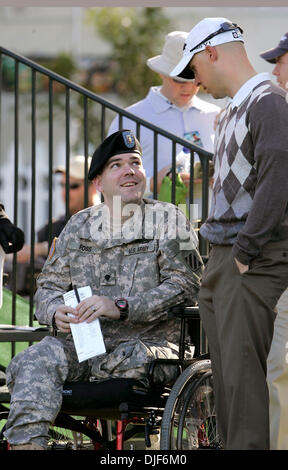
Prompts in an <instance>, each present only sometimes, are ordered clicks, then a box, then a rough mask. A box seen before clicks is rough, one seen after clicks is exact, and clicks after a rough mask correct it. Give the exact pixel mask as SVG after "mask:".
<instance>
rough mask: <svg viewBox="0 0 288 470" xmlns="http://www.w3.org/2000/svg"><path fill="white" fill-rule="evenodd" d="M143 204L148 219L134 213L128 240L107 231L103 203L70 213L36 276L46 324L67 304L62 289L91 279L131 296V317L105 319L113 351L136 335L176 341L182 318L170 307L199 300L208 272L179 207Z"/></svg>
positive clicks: (96, 289) (99, 287)
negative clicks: (201, 281)
mask: <svg viewBox="0 0 288 470" xmlns="http://www.w3.org/2000/svg"><path fill="white" fill-rule="evenodd" d="M140 207H141V209H140V214H141V219H142V224H139V227H138V226H137V224H136V223H135V220H133V217H132V218H131V219H130V221H131V222H132V224H130V229H131V228H132V229H134V232H133V233H132V234H131V236H129V233H130V232H129V231H128V234H127V233H126V234H125V237H124V236H123V234H122V238H119V237H118V238H117V237H115V236H114V234H113V236H111V234H110V236H107V233H106V232H105V230H103V228H104V225H105V224H104V222H103V211H104V212H105V205H104V204H100V205H98V206H93V207H90V208H87V209H84V210H83V211H80V212H78V213H77V214H75V215H74V216H72V217H71V219H70V220H69V222H68V223H67V225H66V227H65V228H64V229H63V231H62V233H61V234H60V236H59V238H58V239H56V240H54V243H53V245H52V248H51V250H50V254H49V256H48V259H47V261H46V263H45V265H44V268H43V271H42V273H41V274H40V276H39V278H38V281H37V285H38V289H37V292H36V317H37V319H38V321H39V322H40V323H42V324H48V325H51V322H52V318H53V314H54V312H55V311H56V308H57V306H58V305H59V304H63V302H64V300H63V294H64V293H65V292H67V291H68V290H70V289H72V286H74V285H76V286H77V287H78V288H79V287H83V286H86V285H89V286H90V287H91V289H92V293H93V294H94V295H103V296H107V297H109V298H111V299H114V298H117V297H124V298H126V299H127V300H128V302H129V317H128V319H127V320H126V321H124V322H123V321H115V320H111V319H108V318H101V326H102V332H103V335H104V338H105V343H106V348H107V351H109V350H112V349H113V348H115V347H116V346H118V345H119V344H120V343H121V342H123V341H128V340H132V339H137V338H139V339H141V340H143V341H145V340H149V341H153V340H155V341H156V342H157V343H159V340H161V338H163V339H165V340H166V341H167V340H168V341H170V342H172V343H177V341H178V332H179V325H178V320H177V319H176V318H175V317H173V315H172V314H171V313H169V309H170V307H172V306H173V305H175V304H179V303H183V302H186V303H187V304H188V305H192V304H195V302H196V298H197V293H198V290H199V287H200V277H201V272H202V261H201V257H200V255H199V252H198V248H197V245H198V243H197V237H196V235H195V233H194V230H193V229H192V226H191V225H190V223H189V222H188V221H187V219H186V217H185V216H184V215H183V213H182V212H181V211H180V210H179V209H178V208H177V207H175V206H174V205H172V204H169V203H164V202H159V201H154V200H150V199H149V200H148V199H143V203H142V205H141V206H139V208H140ZM169 211H170V212H169ZM169 217H170V219H169ZM138 222H139V220H138ZM136 226H137V230H136V231H135V227H136ZM132 231H133V230H132ZM104 232H105V233H104ZM191 257H192V258H194V262H195V261H196V265H197V266H196V268H195V269H192V268H191V265H190V261H191ZM188 258H189V259H188ZM199 266H200V267H199Z"/></svg>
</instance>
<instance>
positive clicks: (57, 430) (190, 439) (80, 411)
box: [0, 306, 222, 451]
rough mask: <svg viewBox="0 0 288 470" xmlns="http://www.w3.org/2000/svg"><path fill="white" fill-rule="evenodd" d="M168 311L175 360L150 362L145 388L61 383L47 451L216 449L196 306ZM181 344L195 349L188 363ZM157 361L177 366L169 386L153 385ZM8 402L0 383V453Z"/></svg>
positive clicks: (126, 383) (130, 382)
mask: <svg viewBox="0 0 288 470" xmlns="http://www.w3.org/2000/svg"><path fill="white" fill-rule="evenodd" d="M173 313H174V315H176V316H177V317H179V318H180V340H179V359H177V360H176V359H156V360H154V361H153V362H152V363H151V366H150V370H149V374H148V375H149V386H144V385H143V383H142V382H140V381H137V380H134V379H127V378H125V379H123V378H122V379H121V378H113V379H107V380H103V381H100V382H74V383H65V384H64V388H63V403H62V408H61V410H60V413H59V414H58V416H57V418H56V420H55V423H53V426H51V427H50V431H49V435H50V440H49V447H48V448H49V450H64V449H67V450H92V449H93V450H106V451H108V450H109V451H116V450H130V449H131V450H132V449H136V450H138V449H142V450H143V449H144V450H145V449H146V450H149V449H151V450H183V451H185V450H200V449H221V448H222V446H221V440H220V437H219V434H218V429H217V417H216V412H215V403H214V391H213V377H212V371H211V362H210V359H209V355H208V354H207V353H206V352H205V348H204V352H203V353H202V352H201V346H202V347H203V344H202V345H201V322H200V317H199V310H198V307H183V306H178V307H174V308H173ZM187 333H188V334H187ZM187 337H188V338H189V340H190V345H188V344H187V341H186V338H187ZM203 342H204V343H205V339H203V340H202V343H203ZM187 346H190V347H191V346H194V348H195V349H194V355H193V358H192V359H186V358H185V351H186V350H187ZM159 362H160V363H161V362H162V363H163V362H165V363H168V364H173V365H174V366H176V367H177V371H178V372H177V375H178V376H177V379H176V381H175V383H174V384H173V385H172V386H170V387H167V386H159V385H156V384H154V382H153V374H154V371H155V368H156V367H157V365H158V363H159ZM4 372H5V371H3V372H2V375H3V376H4ZM0 385H1V384H0ZM9 401H10V396H9V393H8V390H7V387H5V385H4V383H3V380H2V387H0V423H1V427H2V425H3V424H4V426H3V428H2V429H1V431H0V446H1V447H0V448H1V449H2V450H3V449H4V450H5V449H8V448H9V444H8V443H7V442H6V441H5V438H4V436H3V432H4V429H5V421H6V419H7V417H8V411H9V410H8V404H9ZM137 436H138V437H137ZM139 436H140V438H139ZM139 446H140V447H139Z"/></svg>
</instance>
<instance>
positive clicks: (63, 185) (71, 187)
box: [60, 183, 83, 190]
mask: <svg viewBox="0 0 288 470" xmlns="http://www.w3.org/2000/svg"><path fill="white" fill-rule="evenodd" d="M82 185H83V183H70V184H69V185H68V188H69V189H72V190H73V189H78V188H80V186H82ZM60 186H61V188H62V189H64V188H66V184H65V183H60Z"/></svg>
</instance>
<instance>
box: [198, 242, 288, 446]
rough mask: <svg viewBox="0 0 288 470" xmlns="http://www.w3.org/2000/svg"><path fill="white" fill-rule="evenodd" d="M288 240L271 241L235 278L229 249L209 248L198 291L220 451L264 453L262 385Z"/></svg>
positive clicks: (266, 440) (266, 424)
mask: <svg viewBox="0 0 288 470" xmlns="http://www.w3.org/2000/svg"><path fill="white" fill-rule="evenodd" d="M287 270H288V242H287V241H285V242H283V241H282V242H274V243H272V242H270V243H267V245H265V247H264V249H263V252H262V255H261V257H258V258H256V259H254V260H253V262H252V263H251V265H250V267H249V270H248V271H247V272H245V273H244V274H240V272H239V270H238V268H237V265H236V263H235V260H234V258H233V256H232V248H231V247H230V246H214V247H213V248H212V250H211V252H210V256H209V261H208V264H207V266H206V269H205V271H204V275H203V279H202V287H201V289H200V293H199V308H200V316H201V318H202V321H203V325H204V328H205V332H206V335H207V338H208V344H209V350H210V355H211V361H212V370H213V380H214V390H215V402H216V412H217V420H218V426H219V432H220V435H221V437H222V439H223V445H224V448H225V449H227V450H232V449H235V450H236V449H241V450H249V449H258V450H259V449H261V450H263V449H269V394H268V387H267V383H266V371H267V356H268V353H269V350H270V346H271V341H272V336H273V325H274V320H275V312H274V308H275V305H276V303H277V301H278V299H279V297H280V296H281V294H282V292H283V291H284V290H285V287H286V283H287V281H286V278H287Z"/></svg>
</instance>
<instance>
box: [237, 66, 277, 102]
mask: <svg viewBox="0 0 288 470" xmlns="http://www.w3.org/2000/svg"><path fill="white" fill-rule="evenodd" d="M266 80H270V75H269V73H267V72H262V73H258V74H257V75H254V76H253V77H252V78H250V79H249V80H247V82H245V83H244V85H242V86H241V88H239V90H238V91H237V93H236V95H234V97H233V98H232V100H231V105H232V108H234V106H237V107H238V106H240V104H241V103H243V101H244V100H245V99H246V98H247V96H248V95H249V94H250V93H251V91H252V90H253V89H254V88H255V86H257V85H258V84H259V83H261V82H264V81H266Z"/></svg>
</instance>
